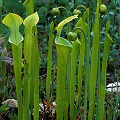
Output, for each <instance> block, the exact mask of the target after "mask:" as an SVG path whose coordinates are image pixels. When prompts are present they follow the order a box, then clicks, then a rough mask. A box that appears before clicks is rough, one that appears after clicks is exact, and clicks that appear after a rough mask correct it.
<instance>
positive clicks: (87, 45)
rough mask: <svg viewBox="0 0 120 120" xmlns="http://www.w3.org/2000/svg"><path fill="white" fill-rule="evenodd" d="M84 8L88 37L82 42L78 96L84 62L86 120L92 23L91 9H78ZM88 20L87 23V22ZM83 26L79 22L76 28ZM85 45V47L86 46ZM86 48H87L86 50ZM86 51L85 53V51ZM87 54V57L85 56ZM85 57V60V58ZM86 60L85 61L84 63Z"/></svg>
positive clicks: (84, 23)
mask: <svg viewBox="0 0 120 120" xmlns="http://www.w3.org/2000/svg"><path fill="white" fill-rule="evenodd" d="M79 8H84V9H85V13H84V15H83V29H84V31H85V32H86V36H84V37H85V38H84V40H85V41H83V40H82V43H83V47H82V48H81V50H80V51H81V53H80V60H81V61H80V62H81V63H80V64H81V65H80V66H79V72H80V73H79V76H78V95H79V94H80V92H81V84H82V77H83V76H81V75H82V72H83V68H84V62H85V63H86V66H85V73H86V74H85V96H84V120H86V114H87V98H88V89H89V76H90V22H89V9H86V7H85V6H83V5H80V6H78V7H77V8H76V9H79ZM86 19H87V23H86V22H85V21H86ZM79 25H80V26H81V25H82V24H81V23H80V22H79V21H78V23H77V24H76V26H79ZM84 45H85V46H84ZM84 47H85V48H84ZM83 50H84V51H83ZM84 52H85V53H84ZM83 54H85V56H84V55H83ZM84 57H85V58H84ZM84 60H85V61H84Z"/></svg>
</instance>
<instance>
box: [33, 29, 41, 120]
mask: <svg viewBox="0 0 120 120" xmlns="http://www.w3.org/2000/svg"><path fill="white" fill-rule="evenodd" d="M35 35H36V36H35V41H34V42H35V47H34V48H35V51H34V58H35V78H34V120H39V93H40V92H39V87H40V81H39V54H38V33H37V29H36V30H35Z"/></svg>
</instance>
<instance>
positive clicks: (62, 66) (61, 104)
mask: <svg viewBox="0 0 120 120" xmlns="http://www.w3.org/2000/svg"><path fill="white" fill-rule="evenodd" d="M75 18H77V15H74V16H71V17H68V18H66V19H65V20H63V21H62V22H60V23H59V24H58V26H57V27H56V30H57V35H56V39H55V43H56V48H57V98H56V101H57V120H63V116H64V114H63V112H64V110H65V107H66V105H67V104H66V102H65V96H66V90H65V87H66V75H67V64H68V60H69V55H70V51H71V49H72V44H71V43H70V42H69V41H68V40H66V39H64V38H62V37H60V35H61V31H62V28H63V26H64V25H65V24H67V23H68V22H70V21H72V20H73V19H75ZM67 96H68V95H67Z"/></svg>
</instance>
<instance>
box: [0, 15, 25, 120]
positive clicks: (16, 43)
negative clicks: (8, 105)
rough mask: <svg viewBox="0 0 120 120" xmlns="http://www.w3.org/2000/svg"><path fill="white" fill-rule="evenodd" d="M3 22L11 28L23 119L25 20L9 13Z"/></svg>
mask: <svg viewBox="0 0 120 120" xmlns="http://www.w3.org/2000/svg"><path fill="white" fill-rule="evenodd" d="M2 22H3V24H5V25H6V26H8V27H9V28H10V30H11V35H10V37H9V42H10V43H12V53H13V59H14V72H15V83H16V92H17V101H18V119H19V120H22V84H21V64H22V41H23V37H22V35H21V34H20V33H19V26H20V25H21V24H22V22H23V20H22V18H21V17H20V16H18V15H16V14H14V13H9V14H8V15H7V16H6V17H5V18H4V19H3V21H2Z"/></svg>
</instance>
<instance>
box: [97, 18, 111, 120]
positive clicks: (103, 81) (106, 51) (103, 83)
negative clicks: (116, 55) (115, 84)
mask: <svg viewBox="0 0 120 120" xmlns="http://www.w3.org/2000/svg"><path fill="white" fill-rule="evenodd" d="M109 28H110V20H108V23H107V24H106V41H105V44H104V56H103V61H102V77H101V82H100V104H99V105H100V108H99V111H100V112H99V113H98V115H99V119H98V120H104V101H105V88H106V69H107V61H108V55H109V48H110V45H111V43H112V39H111V37H110V36H109Z"/></svg>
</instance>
